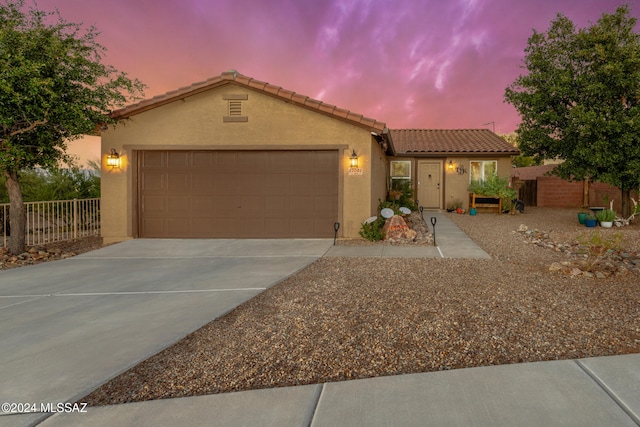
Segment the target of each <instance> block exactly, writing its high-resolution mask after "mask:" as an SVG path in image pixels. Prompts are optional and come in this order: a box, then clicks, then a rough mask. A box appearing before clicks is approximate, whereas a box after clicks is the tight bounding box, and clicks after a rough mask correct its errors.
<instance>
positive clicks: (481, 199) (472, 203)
mask: <svg viewBox="0 0 640 427" xmlns="http://www.w3.org/2000/svg"><path fill="white" fill-rule="evenodd" d="M469 207H471V208H476V209H478V208H486V209H491V210H494V209H495V210H496V213H498V214H500V213H502V199H501V198H499V197H487V196H483V195H482V194H474V193H469Z"/></svg>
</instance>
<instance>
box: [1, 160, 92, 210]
mask: <svg viewBox="0 0 640 427" xmlns="http://www.w3.org/2000/svg"><path fill="white" fill-rule="evenodd" d="M92 167H93V170H86V169H80V168H78V167H77V166H74V165H71V167H68V168H50V169H46V170H45V169H29V170H23V171H21V172H20V175H19V176H20V188H21V189H22V196H23V198H24V201H25V202H40V201H52V200H73V199H90V198H97V197H100V174H99V170H100V169H99V167H100V166H99V164H98V165H97V166H96V165H95V164H94V165H92ZM5 181H6V178H5V177H4V176H2V177H0V203H9V194H8V193H7V189H6V186H5Z"/></svg>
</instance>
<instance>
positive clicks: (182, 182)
mask: <svg viewBox="0 0 640 427" xmlns="http://www.w3.org/2000/svg"><path fill="white" fill-rule="evenodd" d="M189 178H190V177H189V176H188V175H185V174H184V173H182V174H179V173H170V174H168V175H167V189H168V191H169V192H170V193H175V192H180V193H187V192H189V183H190V181H191V180H190V179H189Z"/></svg>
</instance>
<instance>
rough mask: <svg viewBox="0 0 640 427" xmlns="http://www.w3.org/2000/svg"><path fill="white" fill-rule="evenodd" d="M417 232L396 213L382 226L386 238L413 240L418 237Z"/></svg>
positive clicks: (395, 240) (396, 240)
mask: <svg viewBox="0 0 640 427" xmlns="http://www.w3.org/2000/svg"><path fill="white" fill-rule="evenodd" d="M416 234H417V233H416V232H415V231H413V230H411V229H410V228H409V226H408V225H407V223H406V222H405V220H404V219H403V218H402V217H401V216H398V215H394V216H392V217H391V218H389V219H387V220H386V221H385V223H384V227H382V235H383V236H384V238H385V240H391V241H394V242H398V241H413V240H414V239H415V238H416Z"/></svg>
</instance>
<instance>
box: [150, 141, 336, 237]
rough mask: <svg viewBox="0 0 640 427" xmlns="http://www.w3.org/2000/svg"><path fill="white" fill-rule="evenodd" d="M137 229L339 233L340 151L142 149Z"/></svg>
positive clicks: (195, 233)
mask: <svg viewBox="0 0 640 427" xmlns="http://www.w3.org/2000/svg"><path fill="white" fill-rule="evenodd" d="M138 162H139V163H138V186H139V187H138V197H139V200H138V202H139V204H138V206H139V209H140V211H139V221H140V222H139V234H140V236H141V237H172V238H280V237H333V224H334V223H335V222H336V221H337V218H338V167H339V159H338V151H337V150H330V151H142V152H140V153H139V156H138Z"/></svg>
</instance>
